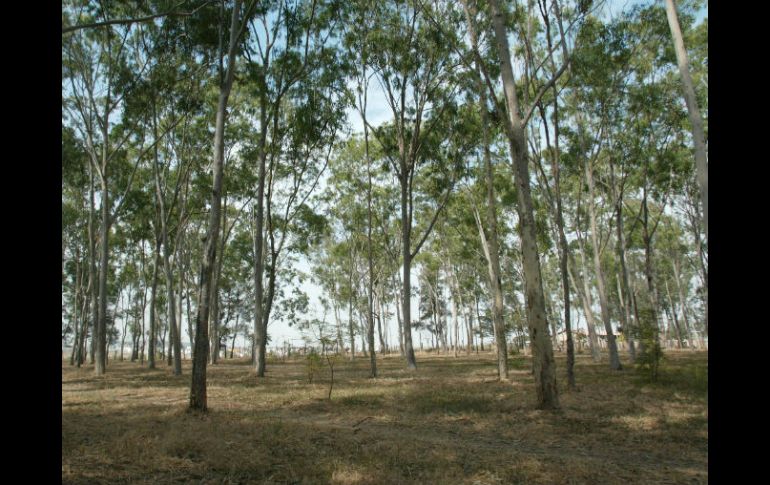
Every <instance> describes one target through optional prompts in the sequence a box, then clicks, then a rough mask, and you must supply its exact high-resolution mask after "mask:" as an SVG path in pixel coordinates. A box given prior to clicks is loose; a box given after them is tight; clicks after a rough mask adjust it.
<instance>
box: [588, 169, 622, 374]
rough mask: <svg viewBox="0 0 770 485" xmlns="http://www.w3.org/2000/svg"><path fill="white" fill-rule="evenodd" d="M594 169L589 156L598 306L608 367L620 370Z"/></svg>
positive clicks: (589, 201) (590, 200) (591, 221)
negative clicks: (598, 222)
mask: <svg viewBox="0 0 770 485" xmlns="http://www.w3.org/2000/svg"><path fill="white" fill-rule="evenodd" d="M593 174H594V170H593V164H592V162H591V160H590V159H589V158H587V159H586V178H587V179H588V191H589V196H588V217H589V220H590V223H591V247H592V249H593V256H594V271H595V272H596V287H597V290H598V291H599V306H600V308H601V312H602V322H603V323H604V331H605V332H606V333H607V347H608V349H609V354H610V369H612V370H621V369H622V368H623V367H622V366H621V364H620V357H619V356H618V346H617V342H616V341H615V334H614V333H613V332H612V322H611V321H610V308H609V302H608V301H607V292H606V291H605V288H604V272H603V271H602V264H601V255H600V253H599V233H598V227H597V225H596V202H595V196H596V195H595V189H594V175H593Z"/></svg>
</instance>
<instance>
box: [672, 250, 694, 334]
mask: <svg viewBox="0 0 770 485" xmlns="http://www.w3.org/2000/svg"><path fill="white" fill-rule="evenodd" d="M673 266H674V279H675V280H676V287H677V290H678V293H679V306H680V308H681V309H682V319H683V320H684V328H685V332H686V335H687V339H688V340H690V341H692V340H691V339H692V337H691V336H690V321H689V319H688V318H687V303H686V300H685V298H684V292H683V291H682V283H681V281H682V279H681V278H680V273H679V261H678V260H677V259H674V265H673ZM666 284H667V285H668V282H666ZM666 291H668V286H666ZM669 298H670V295H669ZM677 329H678V327H677Z"/></svg>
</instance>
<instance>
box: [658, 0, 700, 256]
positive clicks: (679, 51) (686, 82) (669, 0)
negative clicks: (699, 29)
mask: <svg viewBox="0 0 770 485" xmlns="http://www.w3.org/2000/svg"><path fill="white" fill-rule="evenodd" d="M666 16H667V17H668V26H669V28H670V29H671V37H672V38H673V40H674V51H675V52H676V60H677V64H678V65H679V75H680V76H681V78H682V91H683V94H684V101H685V103H686V104H687V114H688V115H689V117H690V124H691V125H692V138H693V143H694V145H695V168H696V170H697V174H698V186H699V187H700V196H701V205H702V206H703V229H704V231H705V233H706V244H708V240H709V226H708V221H709V212H708V207H709V206H708V198H709V195H708V190H709V184H708V160H707V154H706V136H705V132H704V130H703V119H702V118H701V114H700V109H699V108H698V101H697V98H696V97H695V89H694V88H693V84H692V78H691V77H690V62H689V60H688V58H687V51H686V50H685V48H684V40H683V39H682V31H681V29H680V28H679V18H678V17H677V13H676V5H675V4H674V0H666Z"/></svg>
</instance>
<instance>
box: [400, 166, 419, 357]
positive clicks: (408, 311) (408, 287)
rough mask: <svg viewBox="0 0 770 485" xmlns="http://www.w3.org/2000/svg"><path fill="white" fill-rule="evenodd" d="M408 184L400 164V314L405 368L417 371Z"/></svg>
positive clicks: (403, 168)
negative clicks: (413, 329) (401, 263)
mask: <svg viewBox="0 0 770 485" xmlns="http://www.w3.org/2000/svg"><path fill="white" fill-rule="evenodd" d="M408 185H409V182H408V180H407V175H406V163H405V162H404V161H403V157H402V162H401V237H402V243H403V249H402V251H403V255H404V261H403V272H404V273H403V278H404V280H403V287H404V290H403V295H402V303H401V312H402V315H403V324H404V353H405V354H406V366H407V368H408V369H410V370H416V369H417V360H416V359H415V356H414V347H413V346H412V279H411V278H412V254H411V251H412V247H411V242H412V220H411V217H410V215H411V214H409V210H408V205H409V193H408Z"/></svg>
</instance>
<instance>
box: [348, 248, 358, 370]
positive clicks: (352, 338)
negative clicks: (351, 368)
mask: <svg viewBox="0 0 770 485" xmlns="http://www.w3.org/2000/svg"><path fill="white" fill-rule="evenodd" d="M348 332H349V335H350V361H351V362H352V361H354V360H355V359H356V332H355V330H354V327H353V263H352V262H351V264H350V275H349V277H348Z"/></svg>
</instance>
